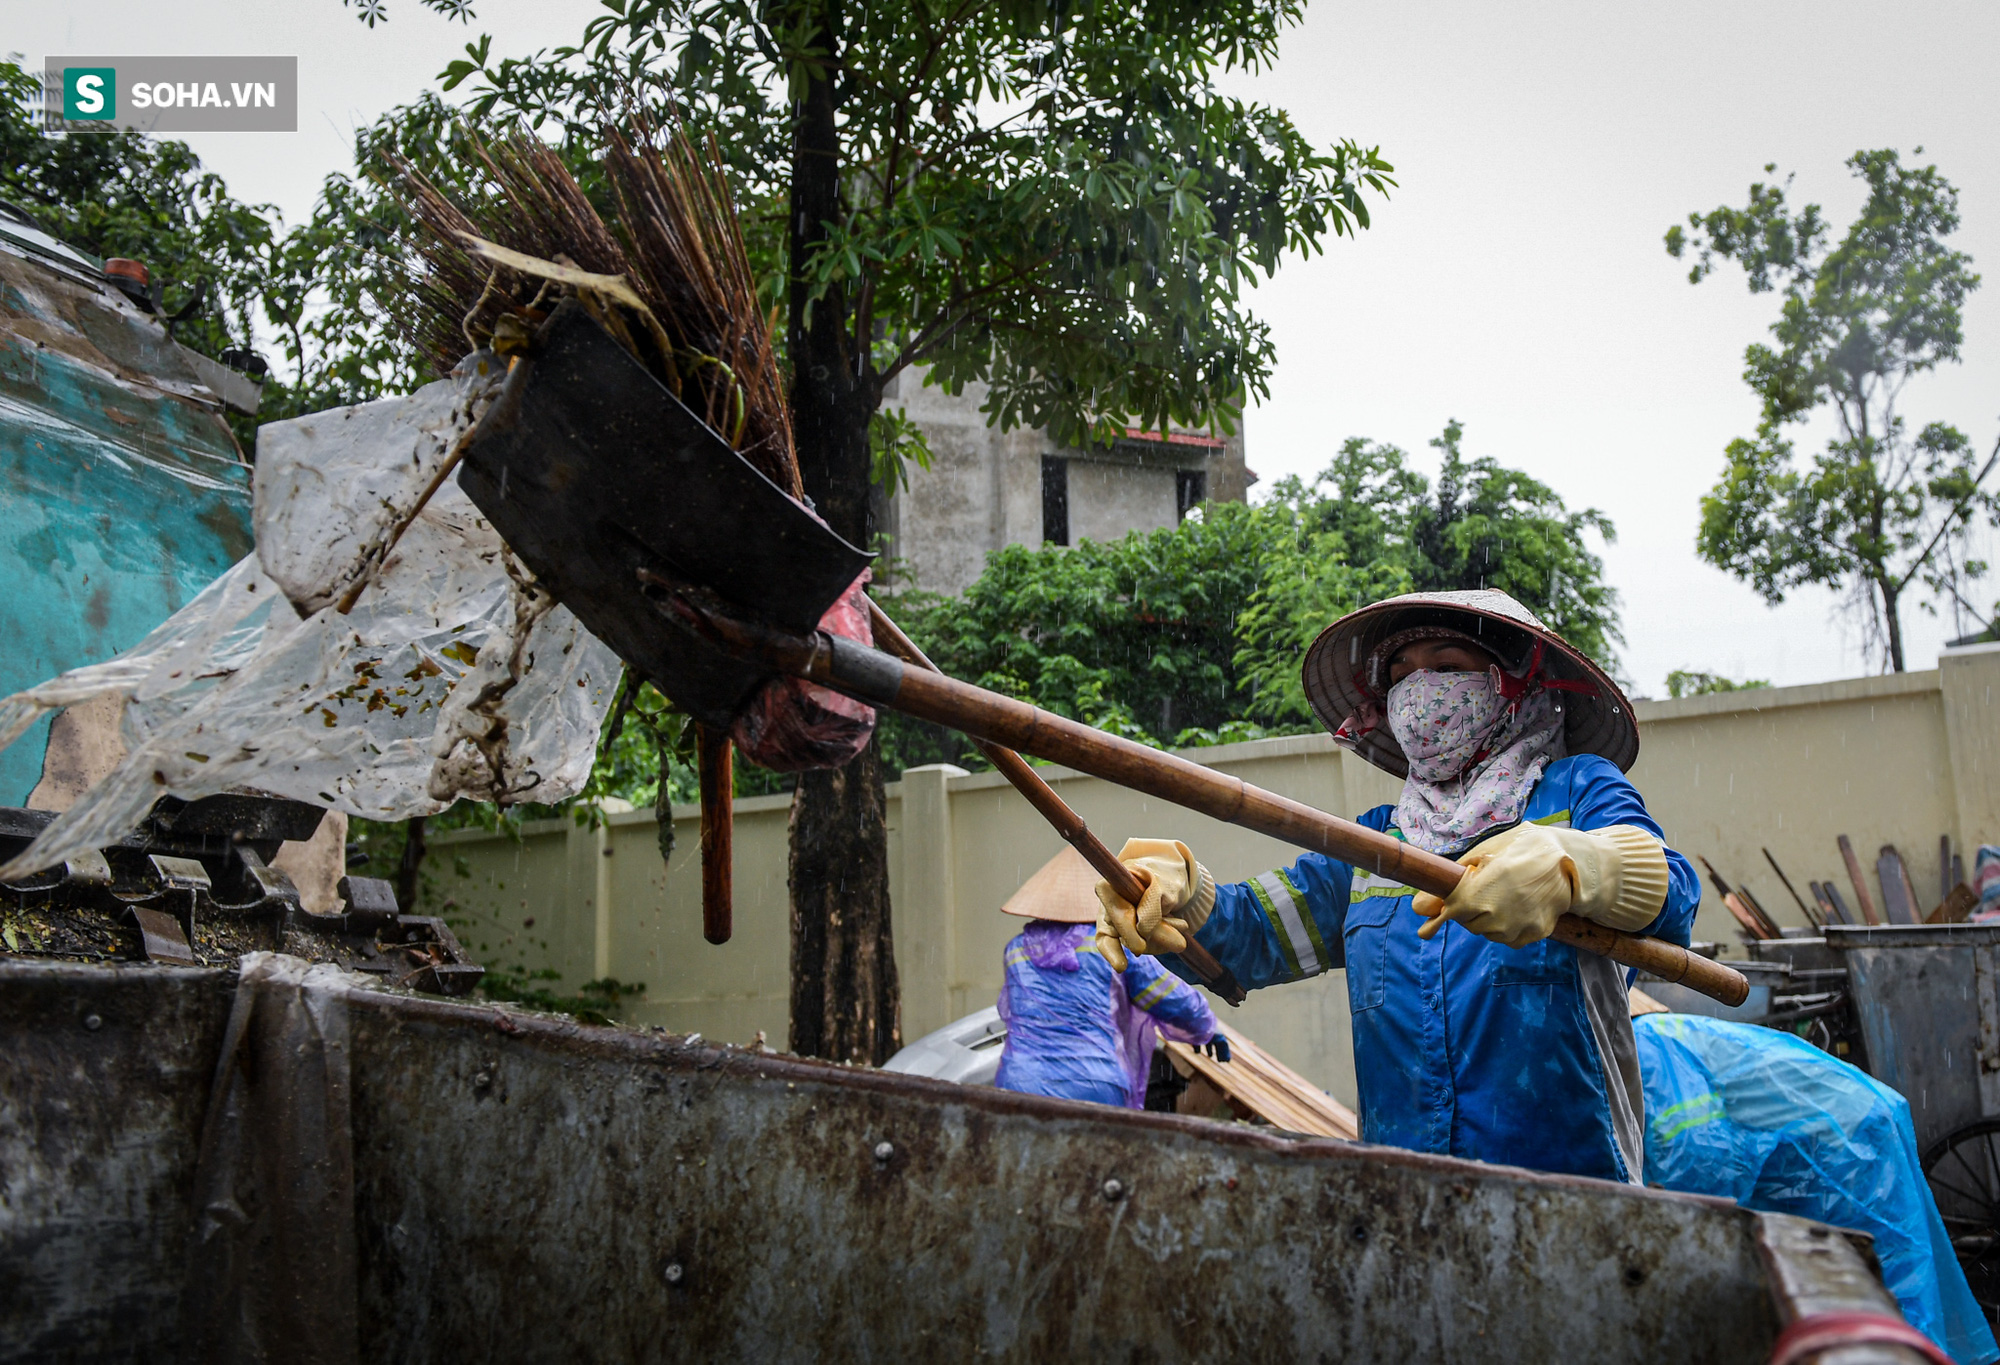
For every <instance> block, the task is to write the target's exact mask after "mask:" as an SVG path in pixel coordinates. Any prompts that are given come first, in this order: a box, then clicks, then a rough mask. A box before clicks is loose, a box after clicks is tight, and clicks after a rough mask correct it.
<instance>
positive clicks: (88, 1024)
mask: <svg viewBox="0 0 2000 1365" xmlns="http://www.w3.org/2000/svg"><path fill="white" fill-rule="evenodd" d="M83 1026H84V1028H86V1029H88V1030H89V1031H90V1032H92V1033H95V1032H97V1031H98V1030H99V1029H101V1028H103V1027H104V1021H103V1020H102V1019H100V1018H98V1017H97V1016H96V1015H94V1014H86V1015H84V1016H83Z"/></svg>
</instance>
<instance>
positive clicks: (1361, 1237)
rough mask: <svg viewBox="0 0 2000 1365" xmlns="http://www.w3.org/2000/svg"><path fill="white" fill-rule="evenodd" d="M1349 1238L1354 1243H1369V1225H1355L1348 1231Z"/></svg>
mask: <svg viewBox="0 0 2000 1365" xmlns="http://www.w3.org/2000/svg"><path fill="white" fill-rule="evenodd" d="M1347 1236H1348V1240H1350V1241H1353V1242H1365V1241H1367V1240H1368V1225H1367V1224H1366V1223H1356V1224H1355V1225H1354V1226H1353V1227H1351V1228H1349V1229H1348V1230H1347Z"/></svg>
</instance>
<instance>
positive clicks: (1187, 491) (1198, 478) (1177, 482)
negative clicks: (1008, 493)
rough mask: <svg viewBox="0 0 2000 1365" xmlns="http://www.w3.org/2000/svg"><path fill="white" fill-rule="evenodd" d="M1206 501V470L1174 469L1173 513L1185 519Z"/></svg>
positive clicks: (1046, 477) (1046, 478) (1044, 479)
mask: <svg viewBox="0 0 2000 1365" xmlns="http://www.w3.org/2000/svg"><path fill="white" fill-rule="evenodd" d="M1042 479H1043V484H1042V486H1043V487H1045V488H1046V487H1047V486H1048V482H1047V480H1048V476H1047V475H1046V474H1045V475H1043V476H1042ZM1206 501H1208V471H1207V470H1205V469H1177V470H1175V471H1174V514H1175V516H1176V518H1177V519H1178V520H1180V521H1186V520H1187V514H1188V513H1190V512H1192V511H1194V509H1195V508H1197V507H1199V506H1201V505H1202V504H1203V503H1204V502H1206Z"/></svg>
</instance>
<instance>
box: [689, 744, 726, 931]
mask: <svg viewBox="0 0 2000 1365" xmlns="http://www.w3.org/2000/svg"><path fill="white" fill-rule="evenodd" d="M694 751H695V774H696V780H697V782H698V784H699V786H700V788H701V936H702V937H703V938H705V939H707V940H708V941H709V942H710V943H727V942H729V935H730V932H731V930H732V928H733V920H734V905H735V900H734V894H733V886H732V883H733V879H734V876H735V860H734V844H735V835H736V829H735V796H736V772H735V769H736V759H735V748H734V746H733V744H732V743H731V741H730V738H729V732H728V731H727V730H711V729H710V728H709V727H708V726H706V725H696V726H695V727H694Z"/></svg>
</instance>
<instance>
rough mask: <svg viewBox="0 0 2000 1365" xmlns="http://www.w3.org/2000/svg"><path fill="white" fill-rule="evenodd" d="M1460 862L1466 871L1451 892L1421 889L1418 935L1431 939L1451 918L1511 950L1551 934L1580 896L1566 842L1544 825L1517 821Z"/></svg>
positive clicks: (1416, 902)
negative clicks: (1443, 893)
mask: <svg viewBox="0 0 2000 1365" xmlns="http://www.w3.org/2000/svg"><path fill="white" fill-rule="evenodd" d="M1458 861H1459V862H1460V863H1462V864H1463V865H1464V867H1465V875H1464V876H1462V877H1460V878H1459V879H1458V885H1457V887H1455V888H1454V889H1453V890H1452V893H1451V895H1450V896H1448V897H1446V898H1445V899H1443V900H1440V899H1439V898H1438V897H1436V896H1433V895H1431V894H1430V893H1429V892H1428V891H1420V892H1418V893H1417V897H1416V899H1415V900H1414V901H1413V902H1412V903H1411V908H1412V909H1414V910H1415V911H1416V912H1417V913H1418V914H1419V915H1422V916H1424V919H1425V923H1424V927H1423V928H1421V929H1419V930H1417V937H1419V938H1429V937H1431V936H1432V935H1433V934H1435V933H1437V931H1438V930H1439V929H1440V928H1442V927H1443V925H1444V922H1445V921H1446V920H1448V919H1449V920H1457V921H1458V922H1459V923H1460V924H1463V925H1464V926H1465V927H1466V928H1468V929H1470V930H1471V931H1472V932H1473V933H1475V934H1479V935H1481V936H1482V937H1485V938H1490V939H1492V940H1493V941H1494V942H1496V943H1504V944H1506V945H1507V946H1508V947H1509V948H1525V947H1527V946H1528V945H1529V944H1530V943H1537V942H1540V941H1541V940H1542V939H1545V938H1547V937H1548V936H1549V933H1550V931H1551V930H1553V929H1554V928H1555V927H1556V920H1557V919H1559V918H1560V917H1561V916H1563V915H1565V914H1567V913H1568V912H1569V908H1570V906H1571V905H1572V904H1573V903H1574V902H1575V900H1576V891H1575V888H1574V887H1573V886H1572V885H1571V883H1570V879H1569V876H1568V875H1567V874H1566V873H1565V871H1564V868H1563V864H1564V862H1565V861H1566V860H1565V858H1564V857H1563V850H1562V845H1561V844H1559V843H1557V842H1556V839H1555V836H1554V835H1553V834H1551V833H1550V832H1549V831H1548V830H1547V829H1545V828H1543V827H1542V826H1541V825H1516V826H1514V828H1512V829H1510V830H1506V831H1504V832H1502V833H1500V834H1496V835H1494V836H1493V837H1492V838H1491V839H1488V840H1487V841H1486V842H1485V843H1483V844H1480V845H1479V846H1478V847H1476V848H1473V849H1470V850H1468V851H1467V852H1465V853H1463V854H1461V855H1460V856H1459V859H1458Z"/></svg>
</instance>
